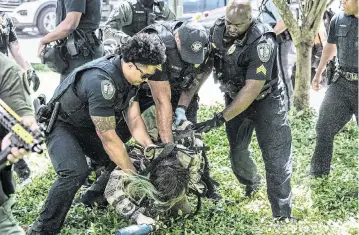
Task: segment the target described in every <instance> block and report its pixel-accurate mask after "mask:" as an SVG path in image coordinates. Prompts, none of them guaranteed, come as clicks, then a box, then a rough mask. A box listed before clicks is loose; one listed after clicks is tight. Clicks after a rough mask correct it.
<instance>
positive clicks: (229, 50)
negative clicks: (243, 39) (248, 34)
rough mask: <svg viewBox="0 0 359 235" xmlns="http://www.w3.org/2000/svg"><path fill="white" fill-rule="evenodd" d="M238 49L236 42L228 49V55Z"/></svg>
mask: <svg viewBox="0 0 359 235" xmlns="http://www.w3.org/2000/svg"><path fill="white" fill-rule="evenodd" d="M235 50H236V44H233V45H232V46H231V47H230V48H229V49H228V51H227V55H231V54H233V52H234V51H235Z"/></svg>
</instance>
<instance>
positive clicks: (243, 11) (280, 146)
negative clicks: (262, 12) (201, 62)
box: [195, 0, 292, 220]
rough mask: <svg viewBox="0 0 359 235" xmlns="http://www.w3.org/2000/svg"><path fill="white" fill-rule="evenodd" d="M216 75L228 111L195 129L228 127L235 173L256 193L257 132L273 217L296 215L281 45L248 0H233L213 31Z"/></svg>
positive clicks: (257, 177)
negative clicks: (254, 140) (254, 149)
mask: <svg viewBox="0 0 359 235" xmlns="http://www.w3.org/2000/svg"><path fill="white" fill-rule="evenodd" d="M210 42H211V44H212V46H213V49H212V50H213V51H212V53H213V54H212V56H214V63H215V64H214V69H215V70H214V76H215V78H217V79H218V80H219V82H220V84H221V89H222V91H224V92H225V103H226V108H225V109H224V110H223V111H222V112H220V113H217V114H215V117H214V118H213V119H210V120H207V121H205V122H202V123H199V124H197V125H196V127H195V129H196V130H198V131H209V130H211V129H212V128H216V127H219V126H221V125H222V124H224V123H226V132H227V138H228V141H229V146H230V159H231V165H232V169H233V171H234V174H235V175H236V177H237V179H238V180H239V182H240V183H242V184H244V185H245V186H246V196H251V195H253V194H254V193H255V192H256V191H257V190H258V186H259V184H260V176H259V175H258V173H257V167H256V165H255V162H254V160H253V159H252V158H251V156H250V152H249V150H248V147H249V144H250V142H251V137H252V134H253V131H254V130H255V131H256V134H257V139H258V144H259V146H260V148H261V151H262V156H263V160H264V164H265V169H266V178H267V192H268V198H269V201H270V204H271V207H272V214H273V217H275V218H276V219H278V220H284V219H287V218H289V219H290V218H292V214H291V187H290V178H291V174H292V164H291V141H292V137H291V130H290V127H289V124H288V121H287V113H286V110H285V108H284V106H283V99H282V96H281V90H282V88H281V87H280V86H279V84H278V80H279V77H278V76H279V75H278V67H277V63H276V57H277V42H276V36H275V33H274V32H273V30H272V29H271V28H270V27H269V26H268V25H267V24H263V23H260V22H259V21H257V20H256V19H254V18H252V9H251V5H250V2H249V1H248V0H233V1H230V3H229V4H228V5H227V7H226V14H225V17H222V18H219V19H218V20H217V21H216V22H215V25H214V27H213V28H212V29H211V32H210Z"/></svg>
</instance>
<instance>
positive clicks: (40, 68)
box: [31, 63, 52, 73]
mask: <svg viewBox="0 0 359 235" xmlns="http://www.w3.org/2000/svg"><path fill="white" fill-rule="evenodd" d="M31 66H32V67H33V69H34V70H35V71H36V72H39V73H40V72H52V71H51V69H49V67H47V65H44V64H37V63H36V64H31Z"/></svg>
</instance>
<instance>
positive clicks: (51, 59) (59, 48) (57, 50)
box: [40, 41, 69, 73]
mask: <svg viewBox="0 0 359 235" xmlns="http://www.w3.org/2000/svg"><path fill="white" fill-rule="evenodd" d="M66 51H67V49H66V42H65V41H57V42H56V43H55V44H52V45H50V44H46V45H45V48H44V49H43V50H42V52H41V54H40V59H41V63H42V64H46V65H47V67H49V68H50V69H51V70H52V71H54V72H56V73H64V72H65V71H66V70H67V68H68V67H69V64H68V62H67V60H66V59H65V54H66Z"/></svg>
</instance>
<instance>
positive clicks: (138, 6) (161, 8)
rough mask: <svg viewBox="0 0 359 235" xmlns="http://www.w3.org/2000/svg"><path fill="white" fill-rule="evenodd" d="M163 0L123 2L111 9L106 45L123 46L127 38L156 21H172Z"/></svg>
mask: <svg viewBox="0 0 359 235" xmlns="http://www.w3.org/2000/svg"><path fill="white" fill-rule="evenodd" d="M175 18H176V16H175V14H173V12H172V11H171V10H170V9H169V8H168V7H167V6H165V4H164V1H163V0H124V1H121V2H120V3H119V5H118V6H117V7H116V8H115V9H113V11H112V12H111V14H110V16H109V19H108V21H107V22H106V27H105V30H104V32H105V41H106V43H107V42H108V43H115V44H117V45H121V44H123V43H124V42H125V41H126V40H127V39H128V36H133V35H134V34H136V33H138V32H139V31H141V30H142V29H143V28H145V27H146V26H148V25H151V24H153V23H155V22H157V21H166V20H174V19H175Z"/></svg>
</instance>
